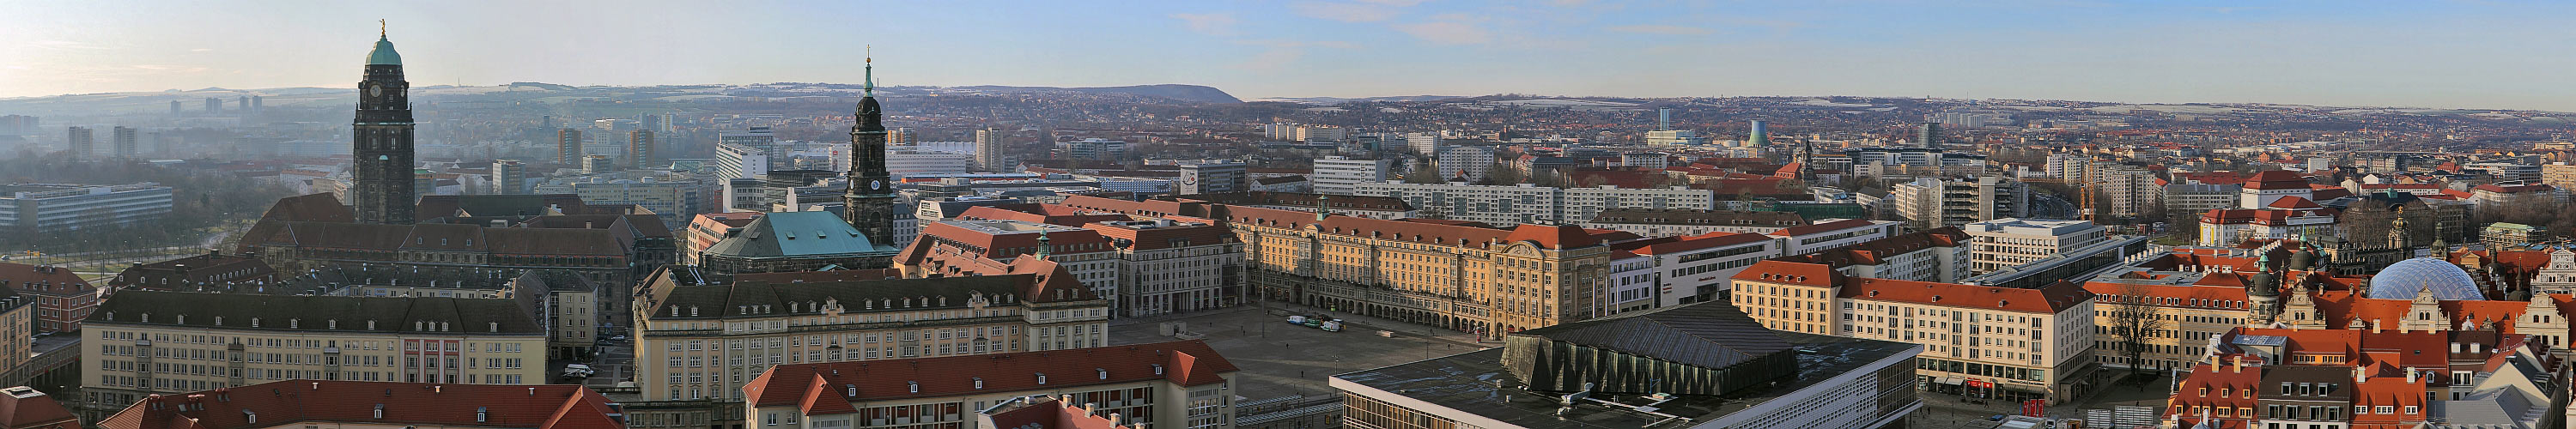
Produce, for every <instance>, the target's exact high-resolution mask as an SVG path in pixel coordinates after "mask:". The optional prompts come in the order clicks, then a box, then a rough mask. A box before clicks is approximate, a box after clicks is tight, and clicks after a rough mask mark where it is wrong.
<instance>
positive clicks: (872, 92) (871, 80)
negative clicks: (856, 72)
mask: <svg viewBox="0 0 2576 429" xmlns="http://www.w3.org/2000/svg"><path fill="white" fill-rule="evenodd" d="M867 52H868V53H867V60H866V62H867V66H865V67H862V69H864V70H866V76H867V80H866V81H863V82H861V83H860V84H859V88H860V91H862V92H865V93H867V96H869V97H875V96H877V45H868V51H867Z"/></svg>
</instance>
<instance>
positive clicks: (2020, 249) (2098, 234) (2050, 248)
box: [1960, 218, 2108, 273]
mask: <svg viewBox="0 0 2576 429" xmlns="http://www.w3.org/2000/svg"><path fill="white" fill-rule="evenodd" d="M1960 229H1961V230H1964V231H1967V233H1968V237H1969V238H1968V241H1969V243H1970V251H1969V255H1970V258H1971V259H1970V262H1971V263H1972V265H1970V266H1969V268H1968V269H1969V270H1970V271H1975V272H1978V273H1991V272H1995V271H2001V270H2003V269H2005V268H2011V267H2013V266H2017V265H2021V264H2025V263H2029V262H2030V261H2035V260H2039V259H2040V258H2046V257H2049V256H2051V255H2056V254H2059V253H2064V252H2069V251H2074V250H2076V249H2082V248H2085V247H2087V246H2092V245H2095V244H2101V243H2102V242H2103V241H2104V240H2105V239H2106V238H2107V237H2108V231H2107V230H2105V229H2103V228H2102V226H2101V225H2096V224H2094V223H2093V222H2092V221H2082V220H2044V219H2015V218H2005V219H1996V220H1990V221H1984V222H1976V223H1970V224H1968V225H1967V226H1965V227H1962V228H1960Z"/></svg>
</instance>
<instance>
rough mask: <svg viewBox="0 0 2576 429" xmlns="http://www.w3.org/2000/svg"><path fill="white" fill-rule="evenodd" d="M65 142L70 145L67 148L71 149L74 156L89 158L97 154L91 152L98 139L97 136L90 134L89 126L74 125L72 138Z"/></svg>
mask: <svg viewBox="0 0 2576 429" xmlns="http://www.w3.org/2000/svg"><path fill="white" fill-rule="evenodd" d="M63 142H64V143H65V144H67V145H69V147H67V148H65V149H66V150H69V151H71V153H72V158H89V157H91V156H96V155H97V154H94V153H90V151H91V150H92V149H93V148H96V147H97V145H98V141H97V139H96V138H94V137H91V136H90V129H89V127H72V128H71V136H70V138H69V139H68V140H64V141H63Z"/></svg>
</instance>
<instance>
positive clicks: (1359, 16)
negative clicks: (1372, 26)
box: [1288, 2, 1395, 22]
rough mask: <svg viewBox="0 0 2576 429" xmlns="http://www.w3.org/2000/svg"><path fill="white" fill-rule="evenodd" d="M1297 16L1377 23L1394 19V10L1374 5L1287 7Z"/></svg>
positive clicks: (1311, 3)
mask: <svg viewBox="0 0 2576 429" xmlns="http://www.w3.org/2000/svg"><path fill="white" fill-rule="evenodd" d="M1288 9H1289V10H1294V11H1296V12H1297V14H1298V15H1305V16H1307V17H1312V18H1323V19H1330V20H1334V21H1341V22H1378V21H1385V20H1389V19H1394V18H1395V8H1392V7H1387V6H1384V5H1376V4H1360V3H1326V2H1297V3H1291V4H1289V5H1288Z"/></svg>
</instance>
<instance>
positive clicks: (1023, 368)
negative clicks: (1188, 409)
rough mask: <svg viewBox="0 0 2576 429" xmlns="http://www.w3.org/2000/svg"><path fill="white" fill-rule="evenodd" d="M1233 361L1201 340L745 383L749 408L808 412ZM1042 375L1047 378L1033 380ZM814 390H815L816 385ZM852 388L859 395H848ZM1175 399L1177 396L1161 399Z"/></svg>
mask: <svg viewBox="0 0 2576 429" xmlns="http://www.w3.org/2000/svg"><path fill="white" fill-rule="evenodd" d="M1235 371H1236V368H1235V366H1234V363H1233V362H1230V361H1227V360H1226V359H1225V357H1223V356H1219V355H1217V352H1216V350H1215V349H1213V348H1209V347H1208V345H1207V343H1205V342H1202V341H1199V340H1184V341H1171V342H1161V343H1147V344H1130V345H1119V346H1108V347H1091V348H1080V349H1068V350H1048V351H1033V352H1018V353H999V354H985V355H967V356H943V357H929V358H915V359H897V360H870V361H849V362H827V363H806V364H788V365H778V366H773V367H770V368H769V370H768V371H765V372H762V373H761V374H760V376H759V377H756V378H753V379H752V380H751V382H750V383H748V384H745V385H743V387H742V390H743V402H744V403H745V404H747V405H750V406H753V407H771V406H782V405H792V406H796V407H798V409H800V410H802V411H803V412H804V413H805V414H806V415H828V414H835V413H847V412H849V411H846V410H849V409H854V408H856V407H855V406H854V404H858V403H865V402H868V401H882V400H893V399H912V398H940V397H951V396H962V395H978V394H996V393H1008V392H1055V391H1063V390H1066V389H1070V388H1074V387H1080V386H1094V385H1108V384H1124V383H1135V382H1142V381H1150V380H1164V381H1168V382H1171V383H1173V384H1178V385H1181V386H1202V385H1207V384H1210V383H1217V382H1222V381H1225V377H1226V376H1227V375H1228V374H1232V373H1234V372H1235ZM1041 377H1043V378H1044V380H1045V382H1043V383H1041V382H1040V381H1039V380H1040V379H1041ZM818 389H819V390H818ZM852 390H856V391H857V392H858V394H856V395H850V394H849V392H850V391H852ZM1167 399H1169V400H1172V401H1175V402H1173V403H1177V401H1178V398H1167Z"/></svg>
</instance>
